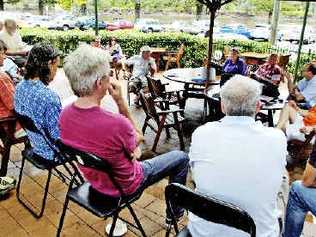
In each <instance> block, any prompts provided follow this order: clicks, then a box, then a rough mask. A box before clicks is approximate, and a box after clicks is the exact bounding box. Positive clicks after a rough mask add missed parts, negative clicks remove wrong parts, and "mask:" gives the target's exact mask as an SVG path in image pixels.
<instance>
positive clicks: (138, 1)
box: [135, 0, 140, 20]
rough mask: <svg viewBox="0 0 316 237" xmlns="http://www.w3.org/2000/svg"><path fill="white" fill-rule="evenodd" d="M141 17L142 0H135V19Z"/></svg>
mask: <svg viewBox="0 0 316 237" xmlns="http://www.w3.org/2000/svg"><path fill="white" fill-rule="evenodd" d="M139 18H140V0H135V20H137V19H139Z"/></svg>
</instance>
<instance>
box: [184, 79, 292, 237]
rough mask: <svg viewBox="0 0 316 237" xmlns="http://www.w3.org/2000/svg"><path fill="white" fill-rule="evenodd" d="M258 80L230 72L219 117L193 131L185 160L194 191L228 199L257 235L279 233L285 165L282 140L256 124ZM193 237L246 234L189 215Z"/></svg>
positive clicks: (273, 236)
mask: <svg viewBox="0 0 316 237" xmlns="http://www.w3.org/2000/svg"><path fill="white" fill-rule="evenodd" d="M260 94H261V87H260V84H259V83H258V82H256V81H254V80H251V79H249V78H246V77H244V76H241V75H236V76H234V77H233V78H232V79H231V80H229V81H228V82H227V83H226V84H225V85H224V86H223V87H222V90H221V99H222V101H221V103H222V111H223V112H224V113H225V114H226V117H224V118H223V119H222V120H221V121H218V122H210V123H207V124H205V125H203V126H201V127H199V128H197V129H196V131H195V132H194V133H193V136H192V144H191V148H190V154H189V157H190V164H191V168H192V175H193V179H194V181H195V184H196V190H197V191H198V192H201V193H204V194H206V195H210V196H213V197H216V198H218V199H220V200H223V201H226V202H230V203H232V204H235V205H237V206H239V207H240V208H242V209H244V210H245V211H247V212H248V213H249V215H250V216H251V217H252V218H253V219H254V221H255V224H256V227H257V235H256V236H257V237H277V236H278V235H279V225H278V220H277V219H278V213H277V194H278V191H279V189H280V187H281V183H282V176H283V174H284V172H285V163H286V138H285V135H284V134H283V133H282V132H281V131H280V130H277V129H274V128H268V127H264V126H263V125H262V124H261V123H259V122H255V119H254V118H255V115H256V113H257V112H258V111H259V110H260ZM188 227H189V230H190V233H191V234H192V236H193V237H195V236H197V237H209V236H225V237H241V236H249V235H248V234H246V233H244V232H242V231H239V230H237V229H233V228H230V227H227V226H223V225H218V224H214V223H210V222H207V221H205V220H203V219H201V218H199V217H197V216H195V215H193V214H192V213H190V215H189V226H188Z"/></svg>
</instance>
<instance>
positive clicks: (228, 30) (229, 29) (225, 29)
mask: <svg viewBox="0 0 316 237" xmlns="http://www.w3.org/2000/svg"><path fill="white" fill-rule="evenodd" d="M219 33H221V34H227V33H229V34H233V33H235V31H234V29H233V27H232V26H227V25H225V26H221V27H220V28H219Z"/></svg>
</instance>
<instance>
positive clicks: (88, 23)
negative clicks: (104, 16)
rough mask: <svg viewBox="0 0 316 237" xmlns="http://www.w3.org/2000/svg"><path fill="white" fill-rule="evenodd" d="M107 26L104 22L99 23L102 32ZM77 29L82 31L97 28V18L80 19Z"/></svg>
mask: <svg viewBox="0 0 316 237" xmlns="http://www.w3.org/2000/svg"><path fill="white" fill-rule="evenodd" d="M106 26H107V24H106V23H105V22H104V21H101V20H99V21H98V28H99V29H100V30H105V29H106ZM75 27H78V28H79V29H80V30H88V29H94V28H95V18H94V17H83V18H80V19H79V20H78V21H77V22H76V23H75Z"/></svg>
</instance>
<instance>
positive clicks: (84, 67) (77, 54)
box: [64, 44, 110, 96]
mask: <svg viewBox="0 0 316 237" xmlns="http://www.w3.org/2000/svg"><path fill="white" fill-rule="evenodd" d="M109 62H110V55H109V54H108V53H107V52H106V51H105V50H102V49H99V48H95V47H92V46H90V45H87V44H81V45H80V46H79V47H78V48H77V49H76V50H75V51H73V52H72V53H70V54H69V55H68V56H67V57H66V58H65V64H64V70H65V73H66V76H67V77H68V80H69V81H70V85H71V88H72V90H73V91H74V93H75V94H76V95H77V96H87V95H91V94H92V92H93V90H94V84H95V82H96V81H97V80H98V79H101V78H102V77H104V76H105V75H109V73H110V63H109Z"/></svg>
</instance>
